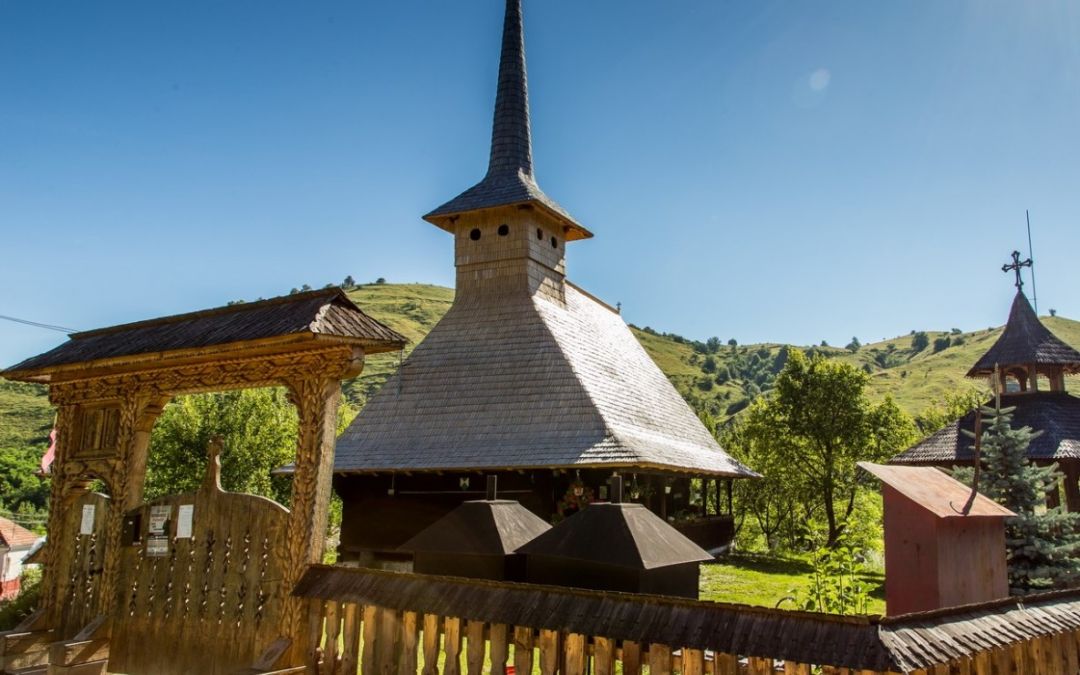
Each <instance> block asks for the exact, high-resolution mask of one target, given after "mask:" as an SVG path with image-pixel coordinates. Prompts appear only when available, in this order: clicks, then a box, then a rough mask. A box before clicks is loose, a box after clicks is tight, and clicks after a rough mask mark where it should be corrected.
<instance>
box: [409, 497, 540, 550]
mask: <svg viewBox="0 0 1080 675" xmlns="http://www.w3.org/2000/svg"><path fill="white" fill-rule="evenodd" d="M550 529H551V525H549V524H548V523H547V522H545V521H544V520H542V519H541V518H539V517H537V516H536V515H535V514H534V513H533V512H532V511H530V510H528V509H527V508H525V507H524V506H522V505H521V504H519V503H518V502H516V501H513V500H509V499H477V500H472V501H467V502H464V503H462V504H460V505H458V506H457V508H455V509H454V510H453V511H451V512H450V513H448V514H446V515H445V516H443V517H442V518H440V519H439V520H437V521H435V522H434V523H432V524H431V525H429V526H428V527H426V528H424V529H423V530H421V531H420V532H419V533H417V534H416V536H414V537H413V538H412V539H410V540H409V541H407V542H405V543H404V544H403V545H402V546H401V550H402V551H409V552H412V553H421V552H422V553H453V554H465V555H509V554H511V553H513V552H514V551H516V550H517V549H518V547H520V546H522V545H523V544H525V543H526V542H529V541H531V540H533V539H535V538H536V537H537V536H539V535H541V534H543V533H544V532H547V531H548V530H550Z"/></svg>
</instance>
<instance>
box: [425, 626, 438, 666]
mask: <svg viewBox="0 0 1080 675" xmlns="http://www.w3.org/2000/svg"><path fill="white" fill-rule="evenodd" d="M423 675H439V617H438V616H437V615H435V614H425V615H424V670H423Z"/></svg>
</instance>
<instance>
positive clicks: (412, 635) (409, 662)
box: [347, 612, 420, 675]
mask: <svg viewBox="0 0 1080 675" xmlns="http://www.w3.org/2000/svg"><path fill="white" fill-rule="evenodd" d="M418 620H419V617H418V616H417V614H416V612H405V613H403V614H402V615H401V662H400V667H399V668H398V675H416V646H417V638H418V637H419V632H420V629H419V625H418ZM347 672H348V675H353V673H355V672H356V671H355V670H350V671H347Z"/></svg>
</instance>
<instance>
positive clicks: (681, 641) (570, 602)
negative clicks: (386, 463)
mask: <svg viewBox="0 0 1080 675" xmlns="http://www.w3.org/2000/svg"><path fill="white" fill-rule="evenodd" d="M590 508H592V507H590ZM293 594H294V595H298V596H301V597H308V598H319V599H323V600H334V601H338V602H353V603H359V604H363V605H376V606H380V607H387V608H390V609H397V610H407V611H412V612H423V613H428V614H434V615H437V616H454V617H461V618H464V619H470V620H476V621H485V622H491V623H502V624H506V625H521V626H530V627H533V628H544V629H548V630H558V631H566V632H570V633H579V634H583V635H600V636H605V637H609V638H612V639H615V640H634V641H637V642H641V643H650V642H658V643H660V644H666V645H676V646H680V647H689V648H692V649H704V650H716V651H721V652H725V653H729V654H739V655H743V656H759V657H772V658H777V659H786V660H789V661H796V662H799V663H810V664H821V663H823V664H830V665H834V666H841V667H846V668H852V669H856V670H859V669H862V670H870V671H890V672H911V671H915V670H918V669H921V668H922V669H928V668H932V667H933V666H935V665H937V664H941V663H945V662H948V661H951V660H954V659H962V658H964V657H973V656H974V655H975V654H977V653H979V652H982V651H987V650H991V649H995V648H998V647H1007V646H1009V645H1011V644H1013V643H1015V642H1017V641H1020V640H1026V639H1032V638H1035V637H1041V636H1050V635H1053V634H1055V633H1061V632H1065V631H1076V630H1080V590H1068V591H1057V592H1051V593H1042V594H1034V595H1028V596H1024V597H1017V598H1006V599H1003V600H995V601H992V602H987V603H981V604H977V605H965V606H960V607H953V608H949V609H944V610H935V611H932V612H923V613H918V614H905V615H899V616H895V617H887V618H882V617H876V616H857V617H849V616H838V615H834V614H817V613H810V612H798V611H790V610H779V609H769V608H765V607H750V606H746V605H734V604H725V603H715V602H705V601H696V600H683V599H678V598H670V597H660V596H645V595H640V594H630V593H612V592H597V591H588V590H581V589H572V588H560V587H552V586H539V585H533V584H520V583H507V582H494V581H484V580H478V579H465V578H460V577H442V576H430V575H421V574H404V573H399V572H384V571H379V570H368V569H359V568H344V567H330V566H323V565H314V566H311V567H309V568H308V570H307V572H305V574H304V576H303V577H302V578H301V580H300V583H299V584H298V585H297V587H296V588H295V589H294V591H293Z"/></svg>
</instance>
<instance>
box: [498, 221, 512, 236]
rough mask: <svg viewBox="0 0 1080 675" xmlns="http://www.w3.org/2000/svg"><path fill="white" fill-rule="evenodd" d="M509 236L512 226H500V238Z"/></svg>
mask: <svg viewBox="0 0 1080 675" xmlns="http://www.w3.org/2000/svg"><path fill="white" fill-rule="evenodd" d="M508 234H510V226H509V225H506V224H503V225H500V226H499V236H500V237H505V236H506V235H508Z"/></svg>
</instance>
